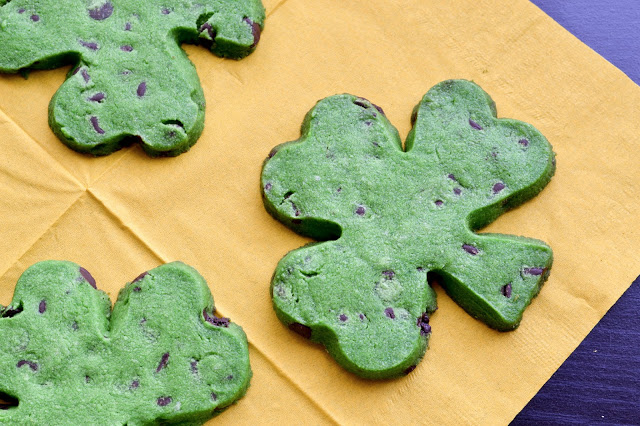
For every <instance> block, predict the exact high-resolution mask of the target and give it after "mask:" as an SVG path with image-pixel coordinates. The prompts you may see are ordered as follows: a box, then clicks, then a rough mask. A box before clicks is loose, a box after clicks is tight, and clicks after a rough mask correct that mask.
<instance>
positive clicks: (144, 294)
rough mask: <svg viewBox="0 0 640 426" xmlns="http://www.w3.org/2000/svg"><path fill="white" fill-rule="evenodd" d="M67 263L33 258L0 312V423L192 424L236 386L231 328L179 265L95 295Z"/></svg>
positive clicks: (234, 329)
mask: <svg viewBox="0 0 640 426" xmlns="http://www.w3.org/2000/svg"><path fill="white" fill-rule="evenodd" d="M93 286H95V281H93V278H92V277H91V276H90V275H89V273H88V272H87V271H86V270H84V269H82V268H80V267H79V266H78V265H76V264H74V263H71V262H63V261H44V262H40V263H37V264H35V265H33V266H31V267H30V268H29V269H27V270H26V271H25V272H24V274H23V275H22V276H21V277H20V279H19V280H18V283H17V285H16V289H15V293H14V298H13V300H12V302H11V304H10V305H9V306H8V307H6V308H4V309H0V312H2V315H1V317H0V400H5V402H6V401H7V400H9V401H13V404H5V406H4V408H5V409H0V424H12V425H13V424H15V425H23V424H40V425H45V424H46V425H81V424H105V425H106V424H109V425H125V424H126V425H129V426H132V425H150V424H160V423H162V424H165V423H181V424H186V423H189V424H200V423H202V422H204V421H205V420H206V419H208V418H210V417H211V416H213V415H215V414H216V413H217V412H218V411H220V410H221V409H223V408H225V407H227V406H228V405H230V404H231V403H233V402H234V401H235V400H237V399H238V398H240V397H242V396H243V395H244V393H245V392H246V389H247V387H248V385H249V379H250V377H251V369H250V367H249V353H248V346H247V340H246V336H245V334H244V332H243V331H242V329H241V328H240V327H239V326H237V325H235V324H233V323H230V322H229V320H228V319H227V318H218V317H216V316H214V315H213V313H212V312H213V309H214V304H213V299H212V297H211V293H210V291H209V287H208V286H207V283H206V282H205V281H204V279H203V278H202V277H201V276H200V275H199V274H198V272H197V271H196V270H195V269H193V268H191V267H189V266H187V265H185V264H183V263H180V262H174V263H170V264H166V265H163V266H160V267H158V268H155V269H153V270H151V271H149V272H148V273H145V274H142V275H140V277H138V278H136V280H134V281H133V282H131V283H129V284H127V285H126V286H125V287H124V288H123V289H122V290H121V291H120V294H119V295H118V300H117V302H116V304H115V306H114V307H113V311H112V310H111V304H110V301H109V298H108V296H107V295H106V293H104V292H102V291H100V290H96V289H95V288H94V287H93ZM7 405H8V406H7Z"/></svg>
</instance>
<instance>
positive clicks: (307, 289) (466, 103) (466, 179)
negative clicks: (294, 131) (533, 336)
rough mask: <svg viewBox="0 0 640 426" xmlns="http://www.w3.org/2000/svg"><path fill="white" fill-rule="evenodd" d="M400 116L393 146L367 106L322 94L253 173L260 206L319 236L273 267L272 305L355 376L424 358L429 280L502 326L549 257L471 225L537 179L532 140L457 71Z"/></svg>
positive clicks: (515, 315)
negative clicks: (406, 126) (406, 128)
mask: <svg viewBox="0 0 640 426" xmlns="http://www.w3.org/2000/svg"><path fill="white" fill-rule="evenodd" d="M412 122H413V128H412V130H411V132H410V134H409V135H408V137H407V141H406V144H405V146H404V147H403V146H402V142H401V141H400V138H399V135H398V132H397V130H396V129H395V128H394V127H393V126H392V125H391V124H390V123H389V121H388V120H387V118H386V117H385V115H384V112H383V110H382V109H381V108H380V107H378V106H376V105H373V104H372V103H370V102H369V101H367V100H366V99H363V98H359V97H356V96H352V95H348V94H344V95H337V96H332V97H329V98H326V99H323V100H321V101H320V102H318V104H317V105H316V106H315V107H314V108H313V109H312V110H311V111H310V112H309V113H308V114H307V116H306V118H305V120H304V123H303V125H302V130H301V137H300V139H298V140H296V141H293V142H288V143H285V144H282V145H280V146H278V147H276V148H275V149H274V150H273V151H272V152H271V153H270V154H269V157H268V159H267V160H266V161H265V164H264V166H263V170H262V179H261V185H262V193H263V198H264V204H265V206H266V208H267V210H268V211H269V212H270V213H271V214H272V215H273V216H274V217H275V218H276V219H278V220H279V221H281V222H282V223H284V224H285V225H286V226H288V227H289V228H291V229H293V230H295V231H296V232H298V233H300V234H302V235H305V236H309V237H311V238H313V239H316V240H320V241H322V242H319V243H312V244H309V245H307V246H304V247H302V248H300V249H297V250H294V251H291V252H290V253H288V254H287V255H286V256H285V257H284V258H283V259H282V260H281V261H280V262H279V264H278V265H277V268H276V270H275V273H274V276H273V280H272V283H271V295H272V299H273V306H274V309H275V311H276V313H277V315H278V317H279V318H280V320H281V321H282V322H283V323H284V324H286V325H287V326H288V327H289V328H291V329H292V330H294V331H296V332H298V333H300V334H302V335H303V336H305V337H308V338H310V339H311V340H313V341H316V342H320V343H323V344H324V345H325V346H326V348H327V350H328V351H329V353H330V354H331V355H332V356H333V357H334V358H335V359H336V360H337V361H338V362H339V363H340V364H341V365H342V366H343V367H344V368H346V369H347V370H349V371H352V372H354V373H356V374H358V375H360V376H363V377H366V378H387V377H394V376H399V375H402V374H404V373H407V372H410V371H411V370H413V368H415V366H416V365H417V363H418V362H419V361H420V359H421V358H422V357H423V355H424V353H425V350H426V348H427V344H428V340H429V337H430V335H431V324H430V323H429V320H430V316H431V314H432V313H433V312H434V311H435V309H436V296H435V292H434V291H433V289H432V288H431V286H430V284H429V282H428V278H431V277H439V278H440V279H439V280H438V281H439V282H440V283H441V285H442V286H443V287H444V289H445V290H446V292H447V293H448V294H449V295H450V296H451V297H452V298H453V299H454V300H455V301H456V303H458V304H459V305H460V306H461V307H462V308H464V309H465V310H466V311H467V312H468V313H469V314H470V315H472V316H474V317H475V318H478V319H479V320H481V321H483V322H485V323H486V324H487V325H489V326H490V327H492V328H495V329H498V330H511V329H514V328H516V327H517V326H518V324H519V322H520V320H521V318H522V314H523V311H524V309H525V308H526V307H527V305H529V303H530V302H531V300H532V298H533V297H534V296H536V294H537V293H538V291H539V289H540V286H541V285H542V283H543V282H544V281H545V280H546V279H547V277H548V275H549V269H550V267H551V263H552V251H551V249H550V248H549V247H548V246H547V245H546V244H545V243H543V242H541V241H538V240H534V239H529V238H524V237H517V236H511V235H501V234H486V233H485V234H478V233H476V232H474V231H476V230H478V229H480V228H482V227H483V226H485V225H487V224H489V223H491V222H492V221H493V220H495V219H496V218H497V217H498V216H499V215H500V214H502V213H503V212H505V211H506V210H508V209H510V208H513V207H516V206H518V205H520V204H521V203H523V202H524V201H526V200H528V199H530V198H532V197H533V196H535V195H536V194H537V193H538V192H540V191H541V190H542V189H543V187H544V186H545V185H546V184H547V183H548V182H549V180H550V179H551V176H552V175H553V173H554V171H555V157H554V154H553V151H552V148H551V146H550V144H549V143H548V141H547V140H546V139H545V137H544V136H543V135H542V134H540V133H539V132H538V131H537V130H536V129H535V128H533V127H532V126H531V125H529V124H526V123H523V122H521V121H516V120H511V119H504V118H501V119H497V118H496V109H495V104H494V103H493V101H492V100H491V98H490V97H489V95H487V94H486V93H485V92H484V91H483V90H482V89H481V88H480V87H479V86H477V85H476V84H474V83H472V82H470V81H465V80H449V81H444V82H442V83H440V84H438V85H436V86H435V87H433V88H432V89H431V90H429V92H428V93H427V94H426V95H425V96H424V98H423V99H422V101H421V102H420V103H419V104H418V105H417V106H416V107H415V109H414V111H413V115H412Z"/></svg>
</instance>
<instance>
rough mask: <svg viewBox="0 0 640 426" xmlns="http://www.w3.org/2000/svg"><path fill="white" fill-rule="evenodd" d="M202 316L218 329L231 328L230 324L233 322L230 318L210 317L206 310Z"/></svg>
mask: <svg viewBox="0 0 640 426" xmlns="http://www.w3.org/2000/svg"><path fill="white" fill-rule="evenodd" d="M202 315H203V316H204V320H205V321H206V322H208V323H210V324H213V325H215V326H216V327H229V323H230V322H231V321H230V320H229V318H224V317H217V316H215V315H209V313H208V312H207V310H206V309H203V310H202Z"/></svg>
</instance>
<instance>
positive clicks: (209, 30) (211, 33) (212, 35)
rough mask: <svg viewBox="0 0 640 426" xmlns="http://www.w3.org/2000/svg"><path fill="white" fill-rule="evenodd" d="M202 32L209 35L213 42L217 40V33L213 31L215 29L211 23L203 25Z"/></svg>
mask: <svg viewBox="0 0 640 426" xmlns="http://www.w3.org/2000/svg"><path fill="white" fill-rule="evenodd" d="M199 31H200V32H203V31H206V32H207V34H209V37H210V38H211V40H213V39H215V38H216V33H215V31H214V30H213V27H212V26H211V24H210V23H208V22H205V23H204V24H202V26H201V27H200V29H199Z"/></svg>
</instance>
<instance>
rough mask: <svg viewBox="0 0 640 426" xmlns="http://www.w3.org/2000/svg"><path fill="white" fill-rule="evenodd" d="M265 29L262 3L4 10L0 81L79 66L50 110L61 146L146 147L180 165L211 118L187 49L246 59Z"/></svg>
mask: <svg viewBox="0 0 640 426" xmlns="http://www.w3.org/2000/svg"><path fill="white" fill-rule="evenodd" d="M264 19H265V11H264V8H263V6H262V3H261V2H260V0H171V1H168V0H110V1H105V0H39V1H34V0H11V1H8V2H7V0H0V72H8V73H15V72H19V71H21V70H25V69H51V68H57V67H60V66H63V65H68V64H72V65H73V67H72V69H71V71H70V72H69V74H68V76H67V80H66V81H65V82H64V84H63V85H62V87H60V89H59V90H58V92H57V93H56V94H55V96H54V97H53V99H52V100H51V103H50V105H49V125H50V126H51V129H52V130H53V132H54V133H55V134H56V135H57V136H58V137H59V138H60V139H61V140H62V142H64V143H65V144H66V145H68V146H69V147H70V148H72V149H74V150H76V151H79V152H83V153H89V154H92V155H107V154H110V153H112V152H114V151H116V150H118V149H120V148H122V147H123V146H126V145H129V144H131V143H134V142H140V143H141V144H142V148H143V149H144V150H145V151H146V152H147V154H149V155H150V156H160V155H162V156H175V155H179V154H181V153H183V152H185V151H187V150H189V148H190V147H191V146H192V145H193V144H194V143H196V141H197V140H198V138H199V137H200V134H201V133H202V129H203V127H204V109H205V100H204V94H203V92H202V87H201V86H200V81H199V79H198V75H197V73H196V70H195V67H194V66H193V64H192V63H191V61H190V60H189V59H188V58H187V55H186V54H185V52H184V51H183V50H182V49H181V48H180V44H181V43H193V44H202V45H204V46H206V47H208V48H210V49H211V51H212V52H213V53H215V54H216V55H218V56H222V57H229V58H237V59H239V58H242V57H244V56H246V55H248V54H249V53H251V52H252V51H253V50H254V49H255V47H256V44H257V43H258V40H259V39H260V33H261V30H262V28H263V26H264Z"/></svg>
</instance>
